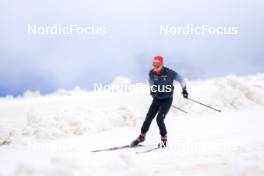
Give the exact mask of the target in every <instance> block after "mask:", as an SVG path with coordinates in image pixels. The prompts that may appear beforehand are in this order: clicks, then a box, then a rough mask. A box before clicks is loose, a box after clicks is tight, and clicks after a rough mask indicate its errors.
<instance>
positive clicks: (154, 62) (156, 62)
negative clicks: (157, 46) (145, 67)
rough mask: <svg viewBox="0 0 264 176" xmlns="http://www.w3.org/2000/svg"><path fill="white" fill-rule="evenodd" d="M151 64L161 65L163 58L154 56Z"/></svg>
mask: <svg viewBox="0 0 264 176" xmlns="http://www.w3.org/2000/svg"><path fill="white" fill-rule="evenodd" d="M153 64H157V65H163V57H162V56H155V57H154V59H153Z"/></svg>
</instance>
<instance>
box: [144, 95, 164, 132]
mask: <svg viewBox="0 0 264 176" xmlns="http://www.w3.org/2000/svg"><path fill="white" fill-rule="evenodd" d="M159 108H160V102H159V100H156V99H153V101H152V103H151V105H150V107H149V110H148V113H147V116H146V118H145V121H144V123H143V125H142V127H141V134H146V133H147V132H148V130H149V127H150V124H151V122H152V120H153V119H154V117H155V116H156V114H157V112H158V110H159Z"/></svg>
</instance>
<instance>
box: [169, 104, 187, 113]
mask: <svg viewBox="0 0 264 176" xmlns="http://www.w3.org/2000/svg"><path fill="white" fill-rule="evenodd" d="M172 107H173V108H175V109H178V110H179V111H181V112H183V113H185V114H187V113H188V112H187V111H184V110H183V109H181V108H179V107H177V106H175V105H172Z"/></svg>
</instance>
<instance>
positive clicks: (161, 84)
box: [131, 56, 188, 148]
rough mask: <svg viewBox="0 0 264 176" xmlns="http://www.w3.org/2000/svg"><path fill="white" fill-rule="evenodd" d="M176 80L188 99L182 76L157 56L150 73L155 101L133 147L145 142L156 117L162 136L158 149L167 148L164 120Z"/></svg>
mask: <svg viewBox="0 0 264 176" xmlns="http://www.w3.org/2000/svg"><path fill="white" fill-rule="evenodd" d="M174 80H176V81H178V82H179V83H180V84H181V87H182V95H183V97H184V98H188V92H187V90H186V83H185V81H184V79H183V78H182V76H181V75H179V74H178V73H177V72H175V71H173V70H171V69H169V68H167V67H165V66H164V64H163V57H162V56H155V57H154V60H153V69H152V70H150V72H149V84H150V94H151V96H152V97H153V101H152V103H151V105H150V108H149V110H148V113H147V116H146V118H145V121H144V123H143V125H142V127H141V134H140V135H139V136H138V138H137V139H136V140H134V141H133V142H132V143H131V146H132V147H133V146H136V145H138V144H139V143H142V142H144V141H145V136H146V133H147V132H148V130H149V127H150V124H151V122H152V120H153V119H154V117H155V116H156V115H157V118H156V120H157V124H158V127H159V130H160V135H161V142H160V143H159V144H158V147H162V148H163V147H166V146H167V130H166V126H165V124H164V119H165V117H166V114H167V113H168V112H169V110H170V107H171V104H172V101H173V90H174V86H173V81H174Z"/></svg>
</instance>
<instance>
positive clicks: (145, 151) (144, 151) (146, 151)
mask: <svg viewBox="0 0 264 176" xmlns="http://www.w3.org/2000/svg"><path fill="white" fill-rule="evenodd" d="M158 149H160V147H155V148H151V149H147V150H143V151H140V152H136V154H142V153H148V152H152V151H154V150H158Z"/></svg>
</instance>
